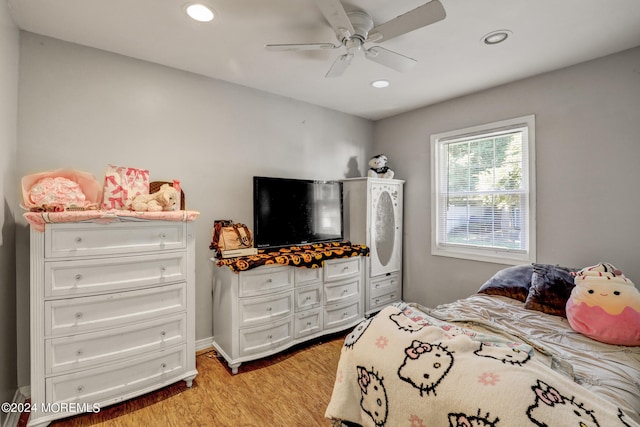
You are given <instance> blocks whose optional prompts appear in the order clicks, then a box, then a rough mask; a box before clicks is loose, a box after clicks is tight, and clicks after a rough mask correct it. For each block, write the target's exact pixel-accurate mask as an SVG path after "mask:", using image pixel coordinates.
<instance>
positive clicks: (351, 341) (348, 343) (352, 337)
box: [344, 317, 373, 348]
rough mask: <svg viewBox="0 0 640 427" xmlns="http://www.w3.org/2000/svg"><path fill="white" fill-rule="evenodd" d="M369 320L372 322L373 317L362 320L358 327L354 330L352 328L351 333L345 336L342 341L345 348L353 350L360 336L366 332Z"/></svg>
mask: <svg viewBox="0 0 640 427" xmlns="http://www.w3.org/2000/svg"><path fill="white" fill-rule="evenodd" d="M371 320H373V317H370V318H368V319H365V320H363V321H362V322H360V323H359V324H358V325H356V327H355V328H353V331H351V333H350V334H349V335H347V338H345V340H344V347H345V348H353V346H354V345H355V344H356V342H358V339H360V337H361V336H362V334H364V332H365V331H366V330H367V328H368V327H369V324H371Z"/></svg>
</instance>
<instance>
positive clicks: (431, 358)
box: [398, 340, 453, 396]
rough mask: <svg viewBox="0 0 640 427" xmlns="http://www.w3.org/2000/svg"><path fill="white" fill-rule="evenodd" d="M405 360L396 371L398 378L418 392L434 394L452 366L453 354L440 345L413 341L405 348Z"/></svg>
mask: <svg viewBox="0 0 640 427" xmlns="http://www.w3.org/2000/svg"><path fill="white" fill-rule="evenodd" d="M405 354H406V356H405V359H404V362H403V363H402V365H401V366H400V368H399V369H398V376H399V377H400V379H402V380H403V381H406V382H408V383H409V384H411V385H413V386H414V387H415V388H417V389H418V390H420V396H422V395H423V394H424V393H425V392H426V394H427V395H429V393H433V394H434V395H435V394H436V387H437V386H438V384H440V381H442V379H443V378H444V377H445V376H446V375H447V373H448V372H449V370H450V369H451V367H452V366H453V354H452V353H451V352H450V351H448V350H447V349H446V348H445V347H443V346H442V345H441V344H430V343H426V342H422V341H418V340H414V341H413V342H412V343H411V346H409V347H407V348H405Z"/></svg>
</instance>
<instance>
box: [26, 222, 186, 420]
mask: <svg viewBox="0 0 640 427" xmlns="http://www.w3.org/2000/svg"><path fill="white" fill-rule="evenodd" d="M193 225H194V223H193V222H181V221H147V220H139V219H131V218H122V217H121V218H116V219H111V220H109V221H107V222H69V223H58V224H48V225H47V226H46V228H45V231H44V232H40V231H36V230H34V229H33V228H32V229H31V402H32V403H33V404H34V405H35V406H36V409H37V410H36V411H35V412H31V414H30V417H29V424H28V425H29V426H34V425H45V424H48V423H49V422H51V421H52V420H54V419H57V418H62V417H67V416H71V415H76V414H77V412H78V411H83V410H85V411H91V410H95V406H93V405H99V407H100V408H102V407H104V406H106V405H110V404H113V403H117V402H120V401H123V400H126V399H129V398H131V397H134V396H137V395H140V394H143V393H147V392H149V391H152V390H155V389H158V388H160V387H163V386H166V385H168V384H171V383H174V382H176V381H179V380H184V381H186V384H187V386H189V387H190V386H191V383H192V380H193V379H194V378H195V376H196V375H197V371H196V366H195V308H194V306H195V257H194V254H195V235H194V226H193ZM43 408H51V411H50V412H45V411H42V410H41V409H43ZM61 408H62V409H61ZM65 408H69V409H70V410H69V411H65V410H64V409H65Z"/></svg>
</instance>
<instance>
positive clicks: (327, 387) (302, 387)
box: [19, 334, 345, 427]
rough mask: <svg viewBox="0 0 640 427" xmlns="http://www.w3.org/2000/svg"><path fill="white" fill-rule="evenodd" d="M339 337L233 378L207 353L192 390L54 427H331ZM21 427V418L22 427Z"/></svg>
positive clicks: (173, 389)
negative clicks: (329, 413)
mask: <svg viewBox="0 0 640 427" xmlns="http://www.w3.org/2000/svg"><path fill="white" fill-rule="evenodd" d="M344 337H345V335H344V334H338V335H333V336H330V337H323V338H322V339H321V340H320V341H314V342H311V343H306V344H304V345H301V346H299V347H295V348H293V349H291V350H289V351H286V352H283V353H280V354H278V355H275V356H272V357H269V358H265V359H261V360H257V361H253V362H248V363H245V364H242V365H241V366H240V368H239V372H238V374H237V375H232V374H231V371H230V369H229V368H228V367H227V365H226V363H225V362H224V360H223V359H221V358H219V357H218V355H217V354H216V353H215V351H213V350H211V351H208V352H204V353H201V354H198V356H197V357H196V368H197V369H198V376H197V377H196V379H195V380H194V382H193V387H191V388H187V387H186V386H185V385H184V382H182V381H181V382H179V383H177V384H173V385H171V386H168V387H165V388H163V389H161V390H157V391H155V392H153V393H149V394H146V395H144V396H140V397H138V398H135V399H131V400H129V401H126V402H123V403H120V404H117V405H112V406H110V407H107V408H102V410H101V411H100V412H98V413H96V414H83V415H78V416H75V417H71V418H66V419H62V420H58V421H54V422H52V423H51V426H55V427H86V426H92V427H131V426H148V427H152V426H153V427H155V426H163V427H164V426H166V427H186V426H190V427H191V426H194V427H196V426H202V427H210V426H214V427H227V426H228V427H266V426H268V427H303V426H304V427H313V426H330V425H331V422H330V421H329V420H327V419H326V418H324V412H325V409H326V407H327V405H328V404H329V399H330V397H331V391H332V389H333V383H334V378H335V372H336V368H337V366H338V359H339V357H340V350H341V348H342V343H343V342H344ZM25 424H26V417H24V419H21V422H20V424H19V426H20V425H25Z"/></svg>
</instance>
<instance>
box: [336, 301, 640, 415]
mask: <svg viewBox="0 0 640 427" xmlns="http://www.w3.org/2000/svg"><path fill="white" fill-rule="evenodd" d="M326 416H327V417H328V418H331V419H339V420H343V421H351V422H354V423H357V424H360V425H362V426H372V427H382V426H406V427H459V426H464V427H521V426H541V427H543V426H549V427H565V426H566V427H625V426H627V427H630V426H633V427H638V426H639V425H638V424H637V423H635V422H634V421H633V420H631V419H629V418H628V417H627V416H625V415H624V414H623V412H622V411H621V410H620V409H619V408H617V407H616V406H615V405H613V404H612V403H610V402H608V401H605V400H603V399H601V398H600V397H598V396H596V395H595V394H593V393H592V392H590V391H588V390H586V389H584V388H582V387H581V386H579V385H577V384H575V383H574V382H572V381H571V380H570V379H568V378H566V377H565V376H563V375H561V374H559V373H557V372H555V371H553V370H551V369H550V368H549V367H548V366H546V364H544V363H542V362H541V361H538V360H537V358H536V357H535V355H534V351H533V349H532V348H531V347H529V346H528V345H525V344H521V343H515V342H509V341H507V340H506V339H504V338H500V337H498V336H493V335H488V334H482V333H477V332H473V331H471V330H469V329H465V328H461V327H459V326H454V325H451V324H448V323H444V322H441V321H438V320H436V319H434V318H431V317H428V316H425V317H424V318H421V319H414V320H411V319H409V318H408V317H407V316H405V315H404V314H403V313H402V311H401V310H400V309H399V308H397V307H387V308H385V309H383V310H382V311H381V312H380V313H378V314H377V315H376V316H375V317H372V318H370V319H367V320H365V321H364V322H362V323H361V324H360V325H359V326H358V327H356V328H355V329H354V330H353V332H352V333H351V334H349V335H348V336H347V338H346V340H345V345H344V346H343V348H342V353H341V357H340V362H339V364H338V369H337V373H336V380H335V385H334V390H333V395H332V397H331V401H330V403H329V406H328V407H327V411H326Z"/></svg>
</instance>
